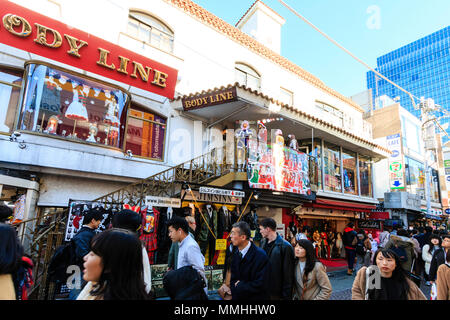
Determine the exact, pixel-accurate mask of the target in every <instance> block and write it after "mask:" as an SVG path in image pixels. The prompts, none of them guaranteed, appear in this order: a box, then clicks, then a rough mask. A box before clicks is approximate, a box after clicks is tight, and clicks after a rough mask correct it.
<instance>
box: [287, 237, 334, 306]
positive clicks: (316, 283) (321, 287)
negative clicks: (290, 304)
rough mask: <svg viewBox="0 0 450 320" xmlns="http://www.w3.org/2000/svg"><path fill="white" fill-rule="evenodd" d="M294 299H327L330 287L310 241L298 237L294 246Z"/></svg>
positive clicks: (323, 268) (329, 294)
mask: <svg viewBox="0 0 450 320" xmlns="http://www.w3.org/2000/svg"><path fill="white" fill-rule="evenodd" d="M294 254H295V269H294V285H293V295H292V296H293V299H294V300H328V299H330V296H331V292H332V288H331V283H330V280H329V279H328V276H327V273H326V271H325V267H324V266H323V265H322V263H321V262H320V261H319V260H318V259H317V256H316V250H315V249H314V246H313V244H312V242H311V241H309V240H305V239H300V240H297V244H296V246H295V251H294Z"/></svg>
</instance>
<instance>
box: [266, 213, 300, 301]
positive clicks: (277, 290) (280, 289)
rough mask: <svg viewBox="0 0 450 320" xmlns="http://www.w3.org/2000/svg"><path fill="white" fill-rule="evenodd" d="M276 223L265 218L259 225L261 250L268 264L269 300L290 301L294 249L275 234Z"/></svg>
mask: <svg viewBox="0 0 450 320" xmlns="http://www.w3.org/2000/svg"><path fill="white" fill-rule="evenodd" d="M276 230H277V223H276V222H275V220H273V219H272V218H266V219H264V220H263V221H261V223H260V224H259V231H260V232H261V235H262V237H263V240H262V241H261V248H262V249H263V250H264V251H265V252H266V253H267V256H268V257H269V263H270V281H269V284H270V300H291V299H292V284H293V283H294V249H293V248H292V246H291V245H290V243H289V242H287V241H286V240H284V239H283V238H281V236H280V235H279V234H278V233H277V232H276Z"/></svg>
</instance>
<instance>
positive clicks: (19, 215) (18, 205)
mask: <svg viewBox="0 0 450 320" xmlns="http://www.w3.org/2000/svg"><path fill="white" fill-rule="evenodd" d="M26 199H27V196H26V195H24V194H23V195H21V196H20V197H19V198H18V199H17V201H16V202H15V203H14V210H13V212H14V214H13V221H12V223H18V222H21V221H23V217H24V215H25V202H26Z"/></svg>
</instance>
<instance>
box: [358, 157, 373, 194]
mask: <svg viewBox="0 0 450 320" xmlns="http://www.w3.org/2000/svg"><path fill="white" fill-rule="evenodd" d="M359 185H360V188H361V196H363V197H373V192H372V161H371V159H370V158H369V157H366V156H359Z"/></svg>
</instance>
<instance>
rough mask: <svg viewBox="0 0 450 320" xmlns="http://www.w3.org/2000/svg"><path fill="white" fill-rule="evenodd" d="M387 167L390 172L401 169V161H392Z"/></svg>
mask: <svg viewBox="0 0 450 320" xmlns="http://www.w3.org/2000/svg"><path fill="white" fill-rule="evenodd" d="M389 169H390V170H391V171H392V172H397V171H400V170H402V164H401V162H392V163H391V164H390V165H389Z"/></svg>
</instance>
